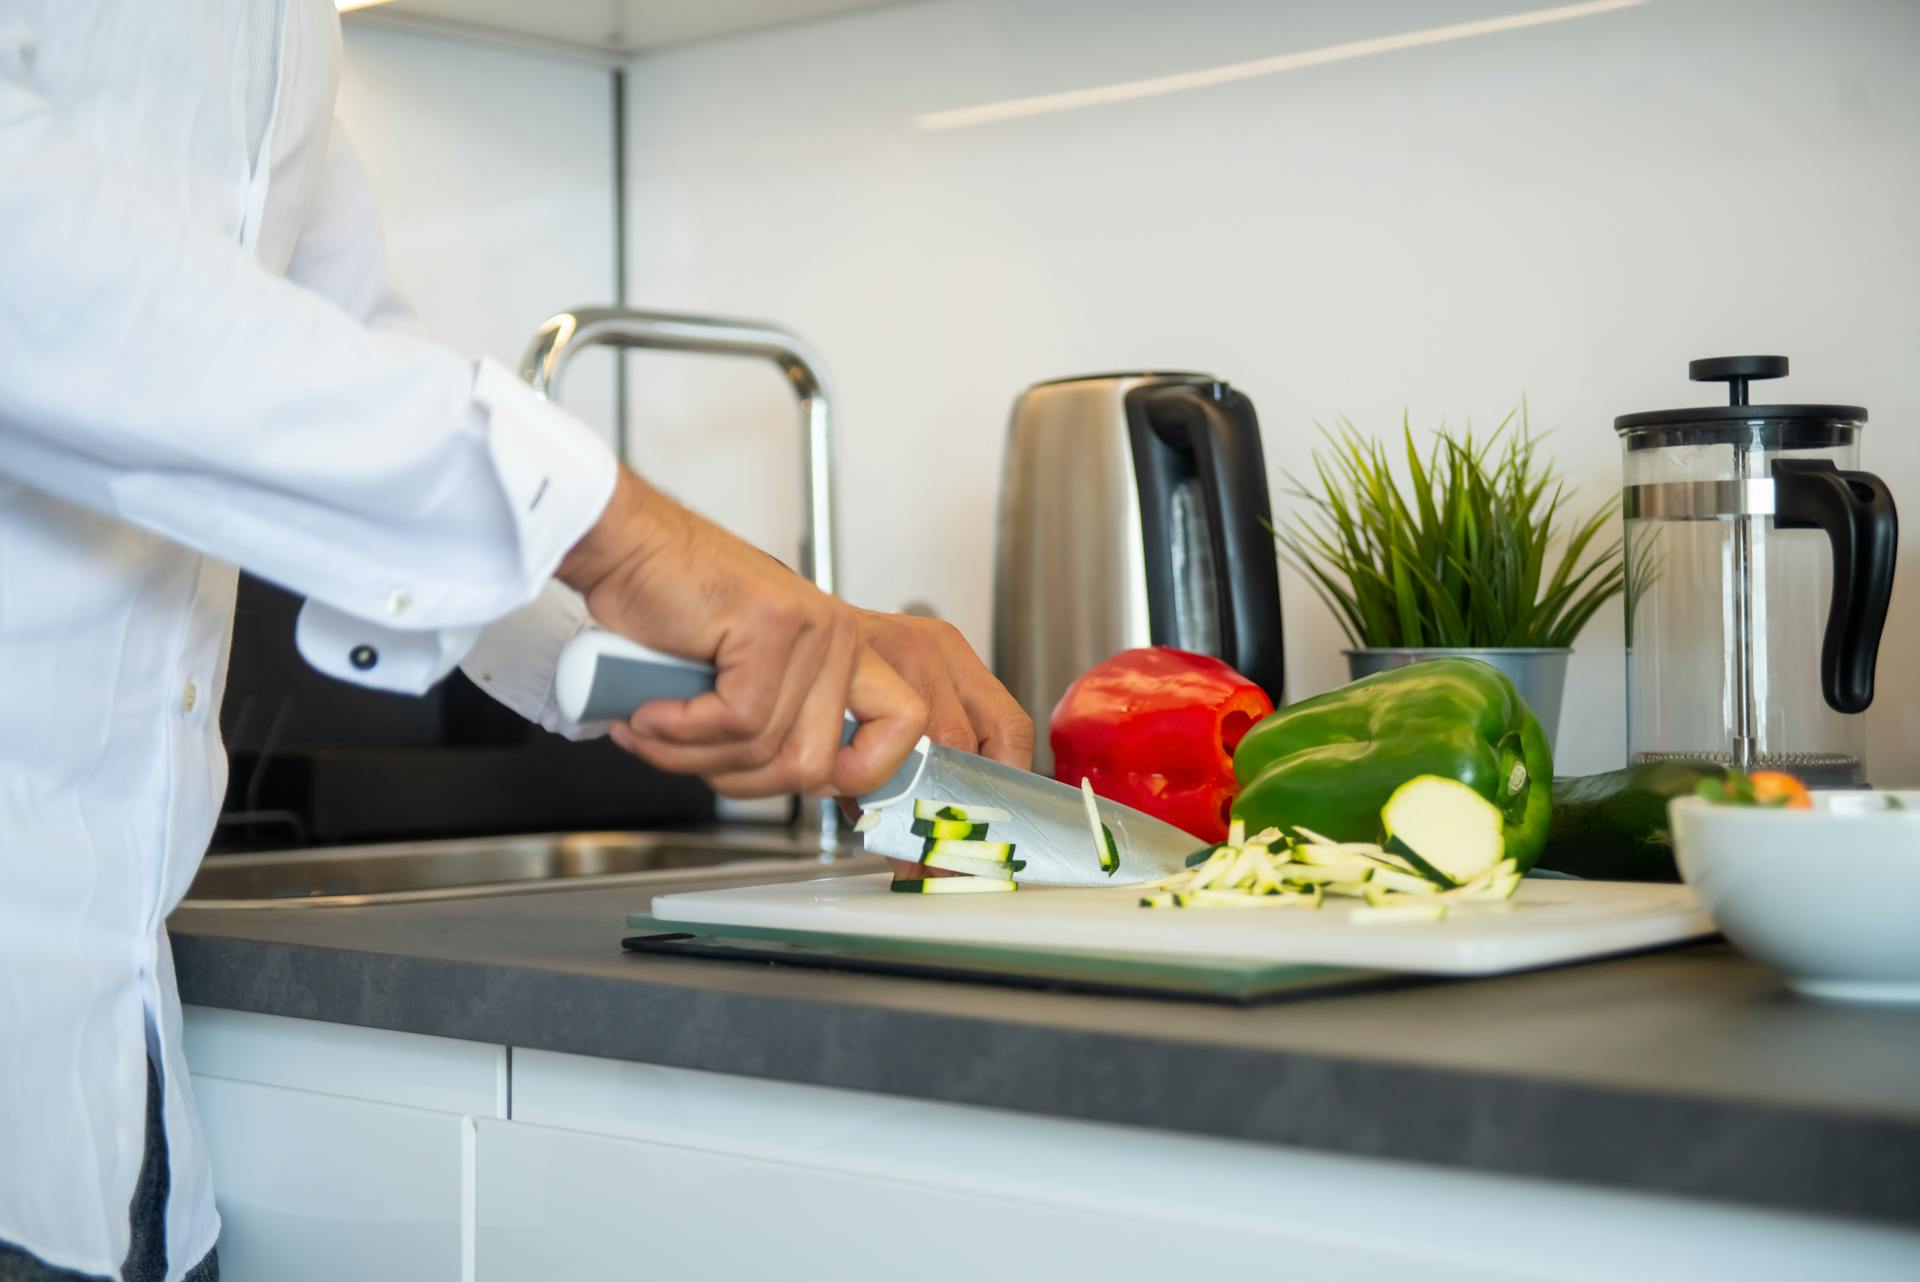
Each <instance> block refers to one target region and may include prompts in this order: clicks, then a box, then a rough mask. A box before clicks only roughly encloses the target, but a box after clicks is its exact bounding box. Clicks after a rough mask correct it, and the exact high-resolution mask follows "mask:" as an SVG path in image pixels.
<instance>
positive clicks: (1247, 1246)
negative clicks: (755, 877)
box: [187, 1008, 1920, 1282]
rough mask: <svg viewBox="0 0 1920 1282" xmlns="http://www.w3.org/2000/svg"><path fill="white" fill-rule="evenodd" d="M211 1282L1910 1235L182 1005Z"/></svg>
mask: <svg viewBox="0 0 1920 1282" xmlns="http://www.w3.org/2000/svg"><path fill="white" fill-rule="evenodd" d="M187 1030H188V1033H187V1052H188V1062H189V1065H190V1066H191V1068H192V1069H193V1073H194V1088H195V1090H196V1092H197V1093H198V1095H199V1099H200V1108H201V1114H202V1116H203V1118H204V1120H205V1126H206V1131H207V1138H208V1144H209V1148H210V1150H211V1153H212V1157H213V1163H214V1187H215V1194H216V1197H217V1198H218V1200H219V1203H220V1209H221V1214H222V1217H223V1220H224V1231H223V1235H222V1237H221V1241H220V1254H221V1263H222V1274H223V1276H225V1277H227V1278H229V1279H230V1282H256V1280H262V1279H270V1280H272V1282H302V1280H303V1279H308V1278H313V1279H327V1280H328V1282H333V1280H334V1279H342V1278H352V1279H355V1280H356V1282H360V1280H367V1282H382V1280H384V1279H396V1280H397V1279H407V1280H409V1282H411V1280H412V1279H459V1280H460V1282H466V1280H467V1279H480V1280H482V1282H485V1280H487V1279H499V1280H502V1282H504V1280H507V1279H524V1278H543V1279H544V1278H555V1279H565V1278H585V1277H611V1276H626V1275H630V1274H650V1275H653V1276H662V1277H664V1276H676V1275H683V1274H693V1273H695V1272H697V1273H698V1274H699V1275H701V1276H707V1277H714V1278H721V1279H727V1278H745V1277H758V1276H762V1275H766V1274H769V1273H773V1272H776V1271H777V1272H778V1273H779V1274H782V1275H789V1276H798V1277H816V1276H818V1277H826V1276H831V1277H833V1278H835V1279H836V1282H839V1280H842V1279H844V1280H846V1282H860V1280H861V1279H866V1278H875V1279H878V1278H881V1277H887V1278H892V1277H895V1276H897V1275H899V1274H900V1273H901V1272H902V1271H903V1270H904V1271H905V1272H907V1273H908V1274H909V1275H910V1276H912V1277H914V1278H915V1279H916V1282H942V1280H943V1279H948V1278H952V1279H956V1280H960V1279H965V1282H977V1279H978V1278H979V1277H980V1276H982V1275H983V1271H985V1270H998V1271H999V1272H1000V1273H1001V1274H1003V1275H1011V1276H1013V1277H1024V1276H1033V1275H1035V1273H1036V1272H1037V1271H1038V1270H1039V1268H1040V1267H1042V1266H1043V1265H1059V1266H1061V1267H1063V1268H1066V1267H1070V1268H1071V1269H1072V1271H1073V1274H1074V1275H1075V1276H1083V1275H1084V1276H1099V1277H1102V1278H1103V1279H1104V1280H1107V1282H1127V1280H1128V1279H1135V1278H1138V1279H1142V1280H1143V1282H1144V1280H1146V1279H1153V1282H1161V1279H1164V1278H1165V1277H1169V1276H1173V1277H1191V1276H1218V1277H1221V1278H1235V1277H1272V1276H1281V1275H1284V1276H1286V1277H1288V1278H1289V1279H1294V1280H1296V1282H1317V1280H1319V1279H1339V1280H1340V1282H1366V1280H1368V1279H1383V1280H1386V1279H1390V1280H1392V1282H1403V1280H1404V1279H1406V1278H1408V1277H1415V1276H1417V1277H1420V1278H1422V1279H1423V1282H1452V1280H1454V1279H1460V1280H1462V1282H1464V1280H1466V1279H1489V1280H1494V1282H1497V1280H1498V1279H1518V1278H1526V1279H1542V1280H1553V1282H1601V1280H1602V1279H1605V1280H1607V1282H1611V1280H1612V1279H1617V1278H1622V1277H1634V1278H1648V1279H1660V1278H1676V1279H1678V1278H1686V1279H1717V1278H1729V1279H1731V1278H1739V1279H1741V1282H1771V1280H1772V1279H1781V1280H1783V1282H1784V1280H1786V1279H1793V1280H1795V1282H1798V1280H1799V1279H1804V1278H1808V1277H1845V1278H1847V1279H1848V1280H1849V1282H1876V1280H1877V1279H1882V1278H1886V1279H1895V1278H1898V1279H1910V1278H1912V1277H1914V1276H1916V1274H1915V1270H1916V1268H1920V1235H1915V1234H1912V1233H1907V1232H1900V1231H1897V1230H1891V1229H1881V1228H1874V1227H1869V1226H1864V1225H1860V1224H1854V1223H1847V1222H1841V1221H1836V1220H1829V1219H1820V1218H1816V1217H1811V1216H1801V1215H1792V1214H1787V1213H1776V1212H1766V1211H1760V1210H1747V1209H1742V1208H1737V1207H1730V1206H1721V1205H1713V1204H1706V1203H1699V1202H1690V1201H1685V1200H1682V1199H1678V1198H1656V1197H1647V1196H1642V1195H1638V1194H1631V1193H1616V1192H1605V1191H1599V1190H1594V1189H1589V1188H1583V1187H1577V1186H1573V1185H1565V1184H1555V1183H1550V1182H1547V1181H1542V1180H1525V1179H1516V1178H1510V1177H1503V1176H1493V1175H1483V1174H1478V1173H1472V1172H1462V1171H1455V1170H1448V1169H1444V1168H1438V1167H1422V1166H1414V1165H1411V1164H1408V1163H1401V1162H1387V1161H1376V1160H1370V1159H1364V1158H1353V1157H1342V1156H1338V1155H1333V1154H1327V1153H1316V1152H1309V1151H1304V1150H1295V1149H1285V1148H1278V1147H1274V1146H1271V1145H1261V1144H1243V1143H1236V1142H1232V1141H1225V1140H1210V1139H1201V1138H1197V1137H1192V1136H1183V1135H1175V1134H1167V1133H1163V1132H1157V1131H1153V1130H1149V1129H1144V1128H1132V1127H1122V1126H1112V1125H1105V1124H1094V1123H1086V1122H1075V1121H1066V1120H1060V1119H1056V1118H1048V1117H1039V1116H1028V1115H1025V1114H1019V1113H1011V1112H1006V1111H1003V1110H998V1109H988V1108H975V1107H967V1106H961V1105H953V1104H939V1103H930V1102H926V1101H921V1100H912V1099H905V1098H900V1097H895V1096H885V1095H875V1094H869V1093H864V1092H856V1091H845V1090H835V1089H828V1088H823V1087H812V1086H799V1085H793V1084H789V1083H783V1082H773V1081H766V1080H762V1079H757V1078H748V1077H737V1076H729V1075H725V1074H720V1073H709V1072H700V1071H695V1070H689V1069H679V1068H664V1067H659V1066H655V1065H647V1064H635V1063H628V1062H624V1061H617V1060H603V1059H596V1058H592V1057H584V1056H573V1055H559V1054H553V1053H550V1052H541V1051H529V1050H516V1051H511V1052H509V1051H508V1050H507V1049H506V1048H504V1047H499V1046H486V1045H480V1044H475V1043H468V1042H456V1041H450V1040H447V1039H444V1038H431V1037H421V1036H417V1035H413V1034H406V1033H390V1032H383V1031H381V1030H377V1029H362V1028H353V1027H347V1026H341V1025H333V1024H321V1023H314V1022H311V1021H305V1020H289V1019H279V1018H276V1017H270V1016H258V1015H243V1014H235V1013H231V1012H218V1011H203V1010H195V1009H192V1008H190V1009H189V1011H188V1013H187Z"/></svg>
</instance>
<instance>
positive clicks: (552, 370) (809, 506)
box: [520, 307, 840, 858]
mask: <svg viewBox="0 0 1920 1282" xmlns="http://www.w3.org/2000/svg"><path fill="white" fill-rule="evenodd" d="M602 346H604V347H635V348H645V349H650V350H655V351H669V352H704V353H711V354H715V355H722V356H757V357H760V358H761V359H763V360H769V361H772V362H773V363H774V364H775V365H776V366H778V367H779V369H780V372H781V373H782V374H784V375H786V378H787V382H788V384H789V385H790V386H791V387H792V389H793V394H794V396H795V397H796V398H797V399H798V400H799V402H800V430H801V432H802V434H803V437H804V440H803V443H802V444H803V448H802V451H801V456H800V481H801V494H800V519H801V523H802V524H801V530H800V565H799V570H800V573H802V574H804V575H805V576H807V578H809V579H811V580H813V582H814V585H815V586H817V587H818V588H819V589H820V590H821V591H822V592H832V591H833V590H834V581H835V580H834V539H833V429H832V420H831V404H830V402H829V400H828V397H827V387H826V379H825V377H824V376H823V374H822V368H821V363H820V358H819V357H818V356H816V355H814V354H813V352H811V351H810V350H809V349H808V348H807V345H806V344H805V343H802V342H801V341H800V340H799V339H798V338H796V337H795V336H794V335H792V334H790V333H788V332H787V331H785V330H783V329H780V328H779V327H778V326H774V325H768V324H765V323H763V322H760V321H745V320H728V319H726V318H724V317H719V316H692V315H685V314H680V313H674V312H650V311H641V310H637V309H634V308H629V307H576V308H574V309H573V310H572V311H566V312H561V313H559V314H558V315H556V316H552V317H549V318H548V319H547V322H546V323H545V324H544V325H542V326H541V327H540V330H539V332H538V333H536V334H535V335H534V336H533V342H532V344H531V345H529V346H528V348H527V354H526V355H525V356H523V357H522V358H521V360H520V376H521V377H522V378H524V379H526V380H527V382H529V383H531V384H532V385H533V389H534V391H536V392H538V393H539V394H540V395H541V396H543V397H545V398H546V399H547V400H550V401H555V402H558V400H559V399H560V378H561V375H562V374H564V373H565V372H566V368H567V364H568V363H569V362H570V361H571V360H572V359H573V358H574V357H575V356H576V355H578V354H579V353H580V352H581V351H583V350H585V349H586V348H589V347H602ZM621 444H622V446H623V447H624V444H625V442H622V443H621ZM622 461H623V462H624V461H625V460H624V459H623V460H622ZM818 816H819V828H820V850H821V852H822V857H823V858H827V857H831V855H832V854H833V853H834V852H836V851H837V850H838V849H839V840H840V810H839V807H838V806H837V805H835V803H833V802H832V801H825V802H821V803H820V804H819V807H818Z"/></svg>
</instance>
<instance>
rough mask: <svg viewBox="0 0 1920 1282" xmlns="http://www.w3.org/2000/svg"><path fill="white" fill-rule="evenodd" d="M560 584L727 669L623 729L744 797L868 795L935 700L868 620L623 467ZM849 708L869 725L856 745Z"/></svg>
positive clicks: (607, 614)
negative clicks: (894, 662)
mask: <svg viewBox="0 0 1920 1282" xmlns="http://www.w3.org/2000/svg"><path fill="white" fill-rule="evenodd" d="M558 577H559V578H560V580H561V581H562V582H564V583H566V584H568V585H569V586H571V587H573V588H575V589H576V590H578V591H579V592H580V593H581V594H582V595H584V596H585V597H586V601H587V610H588V612H589V613H590V614H592V615H593V617H594V618H595V619H596V620H597V621H599V622H600V623H601V624H602V625H603V626H605V627H607V628H609V629H611V630H612V631H614V632H618V633H620V634H621V635H623V636H628V637H631V638H633V639H634V640H636V641H639V642H642V643H643V644H645V645H649V646H652V647H654V648H655V649H658V650H661V651H663V652H665V653H668V654H678V655H684V656H686V657H688V658H695V659H705V660H709V661H711V662H712V664H713V666H714V668H715V669H716V670H717V672H718V677H717V679H716V681H715V685H714V690H713V692H712V693H710V694H703V695H699V696H698V697H696V698H693V699H688V700H684V701H681V700H662V701H660V702H657V703H650V704H648V705H646V706H645V707H643V708H641V709H639V710H637V711H636V712H635V713H634V715H633V717H632V719H631V720H630V721H628V722H627V723H625V724H619V723H616V724H615V725H614V726H613V728H612V734H613V738H614V740H615V741H616V742H617V743H619V744H620V746H621V747H623V748H625V749H626V750H627V751H629V752H632V753H633V754H634V755H636V756H638V757H640V758H642V759H643V760H645V761H647V762H649V763H651V764H653V765H655V766H658V767H659V768H661V769H663V770H671V771H674V772H676V773H681V774H693V775H699V776H700V777H701V778H703V779H705V780H706V781H707V783H708V784H709V785H711V786H712V788H713V789H714V791H716V792H719V793H721V794H723V795H726V796H733V797H762V796H777V795H779V794H782V793H790V792H800V793H808V794H815V795H821V796H829V795H834V794H840V795H858V794H859V793H862V792H869V791H871V790H872V789H874V788H876V787H878V786H879V785H880V784H881V783H883V782H885V781H886V779H887V777H888V776H889V775H890V774H892V772H893V770H894V769H895V768H896V767H897V766H898V765H899V764H900V762H901V761H902V760H904V759H905V758H906V755H907V753H908V752H909V751H911V750H912V748H913V745H914V743H915V741H916V740H918V739H919V737H920V735H921V734H923V733H925V731H926V726H927V703H926V701H925V700H924V699H923V698H922V697H921V696H920V695H918V694H916V693H915V692H914V690H913V689H912V687H910V686H909V685H908V684H907V682H906V681H904V680H902V679H901V677H900V675H899V674H898V673H896V672H895V671H894V669H893V668H892V667H890V666H889V665H888V664H887V663H886V662H885V661H884V660H883V659H882V658H881V657H880V656H879V655H878V654H876V653H875V652H874V648H873V646H872V645H870V644H869V643H868V642H867V640H866V639H865V637H864V636H863V635H862V616H861V614H860V612H858V611H856V610H855V609H853V607H851V606H849V605H847V604H845V603H844V602H842V601H838V600H836V599H834V598H833V597H831V596H828V595H827V594H825V593H824V592H821V591H820V590H819V589H818V588H816V587H814V586H813V585H812V584H811V583H808V582H807V581H806V580H804V579H802V578H801V577H800V576H799V575H797V574H795V573H793V572H792V571H791V570H789V569H787V568H786V567H785V566H783V565H781V564H780V563H779V562H778V561H775V560H774V559H773V558H771V557H769V556H767V555H766V554H765V553H763V552H761V551H759V550H758V549H756V548H754V547H752V546H751V545H749V544H747V543H744V542H742V541H741V540H739V539H737V538H735V537H734V536H733V535H731V534H728V533H727V532H726V531H725V530H722V529H721V528H720V527H718V526H716V525H714V524H713V523H711V522H709V521H706V520H704V519H702V518H701V517H699V516H696V515H695V514H694V513H692V512H690V511H688V510H687V509H686V508H684V507H681V506H680V505H679V504H678V503H675V502H674V501H673V500H672V499H670V498H668V497H667V496H666V495H664V494H661V493H660V492H659V491H657V490H655V489H653V488H652V487H651V486H649V485H648V484H647V483H646V482H645V481H642V480H641V479H640V478H639V477H637V476H635V475H633V474H632V473H631V472H629V471H627V470H626V469H625V468H622V469H621V470H620V475H619V479H618V481H617V482H616V484H615V487H614V494H613V498H612V500H611V501H609V503H608V504H607V509H606V511H605V512H604V513H603V514H602V515H601V518H600V520H599V521H598V522H597V523H596V524H595V525H594V527H593V528H592V529H591V530H589V531H588V532H587V535H586V537H584V538H582V539H581V540H580V542H579V543H578V544H577V545H575V547H574V548H573V550H572V551H571V552H569V553H568V554H567V556H566V558H565V559H564V560H563V561H562V562H561V564H560V568H559V572H558ZM975 662H976V663H977V662H978V661H977V660H976V661H975ZM982 675H984V670H983V672H982ZM987 679H988V680H989V681H991V680H992V678H990V677H989V678H987ZM849 710H850V711H852V713H853V714H854V716H855V717H856V718H858V719H859V721H860V729H859V732H858V733H857V734H856V735H855V737H854V740H853V742H852V743H851V744H849V745H847V746H846V747H842V746H841V744H840V736H841V731H842V719H843V713H844V712H845V711H849Z"/></svg>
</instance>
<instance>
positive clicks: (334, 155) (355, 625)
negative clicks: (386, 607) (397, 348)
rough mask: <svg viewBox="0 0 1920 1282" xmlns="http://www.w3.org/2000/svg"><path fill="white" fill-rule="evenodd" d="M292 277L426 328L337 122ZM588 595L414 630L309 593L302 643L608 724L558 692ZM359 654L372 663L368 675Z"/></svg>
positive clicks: (345, 304) (389, 319)
mask: <svg viewBox="0 0 1920 1282" xmlns="http://www.w3.org/2000/svg"><path fill="white" fill-rule="evenodd" d="M287 276H288V278H289V279H290V280H293V281H295V282H297V283H299V284H302V285H305V286H306V287H307V288H309V289H312V290H314V291H316V292H317V293H319V294H321V295H323V296H325V297H326V298H329V299H331V300H332V301H333V302H334V303H336V304H337V305H338V306H339V307H340V308H341V309H342V310H344V311H345V312H346V313H347V314H348V315H350V316H353V317H354V318H356V319H358V320H360V321H361V322H362V323H363V324H366V325H369V326H372V327H373V328H375V329H383V330H392V331H397V332H401V333H411V334H417V333H420V332H421V325H420V321H419V317H418V316H417V315H416V314H415V312H414V310H413V308H412V307H411V306H410V305H409V304H408V303H407V301H406V299H405V298H404V297H403V296H402V295H401V294H400V292H399V291H398V290H397V289H395V288H394V284H393V279H392V277H391V275H390V274H389V273H388V270H387V255H386V238H385V233H384V232H383V230H382V228H381V222H380V210H379V205H378V202H377V201H376V200H375V199H374V194H373V187H372V184H371V183H369V182H368V181H367V175H366V170H365V169H364V168H363V167H362V166H361V164H360V160H359V158H358V157H357V156H355V155H354V152H353V147H352V144H351V143H350V142H349V141H348V139H347V136H346V132H345V130H344V129H343V128H342V127H341V126H340V124H339V122H338V121H336V122H334V125H333V132H332V135H331V137H330V139H329V142H328V146H327V153H326V160H325V162H324V166H323V168H322V172H321V176H320V181H319V184H318V187H317V191H316V195H315V197H314V201H313V206H312V208H311V209H310V210H309V212H308V215H307V219H306V223H305V225H304V226H303V227H302V228H301V232H300V239H299V241H298V243H297V244H296V246H295V248H294V253H293V257H292V259H291V260H290V261H289V263H288V265H287ZM588 622H589V620H588V616H587V607H586V602H584V601H583V600H581V598H580V595H579V594H578V593H577V592H574V591H572V590H571V589H569V588H567V587H566V586H564V585H563V584H560V583H558V582H553V581H549V582H548V583H547V584H546V585H545V586H544V587H543V588H542V589H541V591H540V594H539V595H538V596H536V597H535V598H534V599H533V600H532V601H530V602H528V603H527V604H526V605H523V606H521V607H519V608H518V609H516V610H514V611H512V612H511V613H509V614H507V615H505V616H503V617H502V618H499V619H496V620H495V621H494V622H492V623H490V624H488V625H487V626H486V627H485V628H483V629H479V630H478V631H477V632H476V630H474V629H471V628H442V629H435V630H433V631H430V632H407V631H404V630H400V629H386V628H379V627H375V626H371V625H370V621H368V620H365V619H356V618H354V617H353V616H352V615H347V614H342V613H340V612H339V611H337V610H333V609H330V608H328V607H327V606H326V605H325V604H324V603H322V602H318V601H310V602H308V603H307V605H306V606H305V607H304V608H303V609H302V610H301V612H300V621H299V625H298V628H297V631H296V642H297V644H298V645H299V647H300V650H301V653H302V654H303V655H304V656H305V657H306V659H307V661H308V662H309V663H311V664H313V665H314V666H315V667H317V668H319V669H321V670H322V671H324V672H329V673H332V674H333V675H335V676H341V677H345V678H347V679H348V680H354V679H360V680H367V679H369V678H370V677H371V674H373V673H378V674H379V677H378V680H380V681H381V682H383V683H387V684H390V685H393V686H396V687H398V688H401V689H409V688H418V687H419V686H420V685H421V684H423V683H426V682H430V681H433V680H435V679H437V678H438V677H439V676H441V675H443V674H445V673H446V671H447V670H448V669H449V668H450V667H451V666H452V665H453V664H455V663H459V665H460V667H461V669H462V670H463V671H464V672H465V673H466V674H467V676H468V677H469V678H471V679H472V681H473V682H474V684H476V685H478V686H479V687H480V688H481V689H482V690H485V691H486V692H487V693H488V694H490V695H492V696H493V697H494V698H496V699H498V700H499V701H500V702H501V703H503V704H505V705H506V706H507V707H509V708H512V709H513V710H514V711H515V712H517V713H519V714H520V715H521V716H523V717H525V718H526V719H527V720H529V721H532V722H534V723H535V724H537V725H539V726H541V727H543V728H545V729H547V730H551V731H553V732H555V733H556V734H563V735H566V736H567V737H568V738H570V739H582V738H588V737H590V736H593V735H596V734H602V733H605V730H606V726H605V724H604V723H594V724H592V725H582V724H580V723H578V722H574V721H568V720H567V719H566V718H565V717H562V716H561V715H560V710H559V708H558V707H556V706H555V703H554V697H553V674H554V669H555V668H556V667H557V666H558V665H559V662H560V651H561V649H562V648H564V647H565V646H566V644H567V642H569V641H571V640H573V638H574V637H576V636H578V635H579V634H580V633H581V632H582V631H583V630H584V629H585V628H586V627H587V626H588ZM356 659H357V660H358V661H360V662H362V663H366V662H367V661H368V660H369V659H372V660H373V662H371V663H370V664H369V665H368V668H367V670H366V673H365V674H363V673H361V671H360V670H359V669H356V667H355V662H356Z"/></svg>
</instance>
